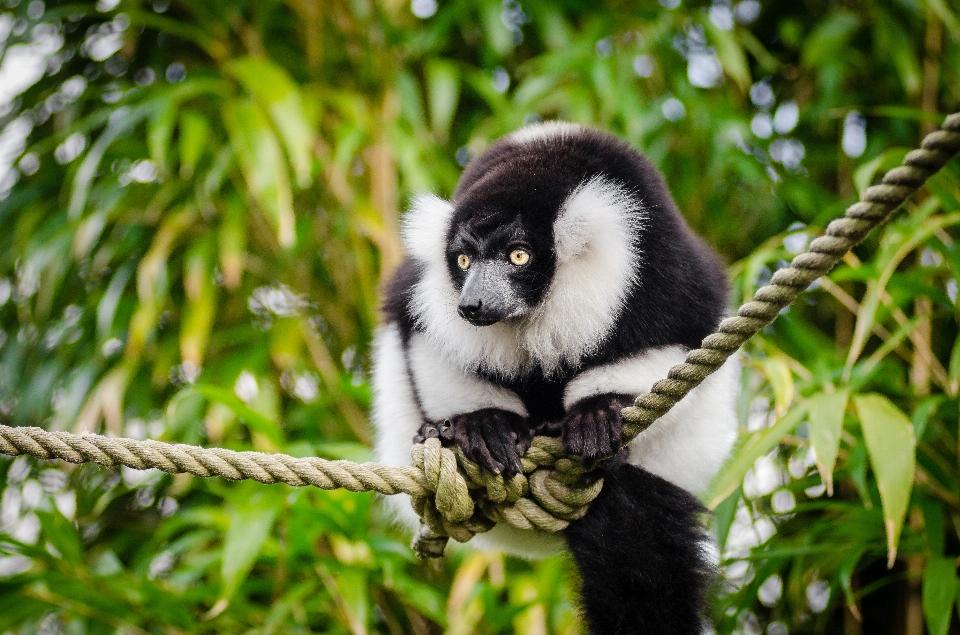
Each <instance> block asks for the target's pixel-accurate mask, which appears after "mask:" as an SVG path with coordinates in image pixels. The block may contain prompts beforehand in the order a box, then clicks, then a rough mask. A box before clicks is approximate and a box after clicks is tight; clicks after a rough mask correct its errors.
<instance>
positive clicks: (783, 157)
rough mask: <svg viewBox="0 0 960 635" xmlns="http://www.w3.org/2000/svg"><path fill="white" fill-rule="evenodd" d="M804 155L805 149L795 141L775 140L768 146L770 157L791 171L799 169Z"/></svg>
mask: <svg viewBox="0 0 960 635" xmlns="http://www.w3.org/2000/svg"><path fill="white" fill-rule="evenodd" d="M805 154H806V149H805V148H804V147H803V144H802V143H800V142H799V141H797V140H796V139H777V140H776V141H774V142H773V143H771V144H770V157H771V158H772V159H773V160H774V161H776V162H778V163H782V164H783V167H785V168H788V169H791V170H793V169H796V168H798V167H800V162H801V161H803V157H804V155H805Z"/></svg>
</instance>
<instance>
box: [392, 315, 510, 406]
mask: <svg viewBox="0 0 960 635" xmlns="http://www.w3.org/2000/svg"><path fill="white" fill-rule="evenodd" d="M408 359H409V362H410V369H411V371H412V374H413V380H414V382H415V384H416V387H417V394H418V395H419V396H420V405H421V406H422V407H423V413H424V415H426V417H427V419H428V420H430V421H436V420H438V419H444V418H446V417H451V416H453V415H456V414H462V413H465V412H475V411H477V410H482V409H484V408H499V409H500V410H506V411H508V412H513V413H515V414H518V415H520V416H522V417H526V416H528V415H527V409H526V408H525V407H524V406H523V402H522V401H520V397H518V396H517V395H516V393H514V392H513V391H511V390H508V389H506V388H504V387H502V386H498V385H496V384H492V383H490V382H488V381H484V380H482V379H480V378H479V377H477V376H476V375H475V374H473V373H466V372H464V371H463V370H462V369H460V368H458V367H457V366H454V365H453V364H451V363H450V361H449V360H447V359H446V358H444V357H442V356H441V355H439V354H438V353H437V351H436V349H434V348H433V347H432V346H431V345H430V343H429V342H428V341H427V339H426V338H425V337H424V336H423V335H421V334H419V333H414V334H413V335H412V336H411V338H410V347H409V349H408Z"/></svg>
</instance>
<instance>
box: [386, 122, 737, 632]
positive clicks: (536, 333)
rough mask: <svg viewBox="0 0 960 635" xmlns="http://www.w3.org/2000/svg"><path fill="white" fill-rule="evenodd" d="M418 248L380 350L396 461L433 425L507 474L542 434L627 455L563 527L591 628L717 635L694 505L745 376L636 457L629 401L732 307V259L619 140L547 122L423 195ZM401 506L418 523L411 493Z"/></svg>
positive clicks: (513, 544)
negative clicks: (710, 622) (707, 623)
mask: <svg viewBox="0 0 960 635" xmlns="http://www.w3.org/2000/svg"><path fill="white" fill-rule="evenodd" d="M402 236H403V241H404V245H405V247H406V250H407V257H406V259H405V260H404V262H403V264H402V265H401V266H400V268H399V270H398V271H397V272H396V274H395V275H394V276H393V279H392V281H391V282H390V284H389V285H388V287H387V289H386V298H385V301H384V305H383V306H384V313H385V320H384V323H383V325H382V326H381V327H380V328H379V330H378V332H377V334H376V337H375V341H374V369H373V386H374V407H373V420H374V422H375V425H376V428H377V440H376V454H377V458H378V460H379V461H381V462H382V463H385V464H388V465H406V464H408V463H409V462H410V450H411V446H412V444H413V439H414V437H415V436H417V435H418V434H419V435H422V434H429V429H430V428H434V429H435V430H438V431H442V434H440V436H441V438H442V440H443V441H444V442H445V443H446V444H458V445H459V446H460V447H461V448H462V449H463V451H464V452H465V453H466V455H467V456H469V457H470V458H471V459H473V460H474V461H476V462H478V463H479V464H481V465H483V466H485V467H486V468H487V469H489V470H492V471H494V472H500V473H503V474H504V475H506V476H510V475H512V474H514V473H516V472H517V471H518V470H519V469H520V462H519V458H520V456H521V455H522V454H523V452H524V451H525V450H526V448H527V447H528V445H529V443H530V439H531V438H532V436H533V435H534V433H545V434H559V435H560V436H561V438H562V441H563V446H564V448H565V450H566V451H567V452H569V453H570V454H576V455H579V456H581V457H583V459H584V460H585V461H595V460H597V459H600V458H602V457H609V456H611V455H617V456H616V458H615V459H613V460H611V461H607V462H606V467H604V468H602V470H603V472H602V476H603V478H604V487H603V489H602V491H601V493H600V495H599V497H598V498H597V499H596V500H595V501H594V502H593V504H592V505H591V506H590V509H589V511H588V512H587V514H586V515H585V516H584V517H583V518H582V519H580V520H578V521H575V522H573V523H572V524H571V525H570V527H569V528H567V529H566V530H565V531H564V532H563V533H562V538H563V539H564V540H565V541H566V545H567V546H568V547H569V549H570V551H571V552H572V554H573V558H574V560H575V562H576V564H577V566H578V568H579V570H580V573H581V576H582V579H583V587H582V594H581V600H582V605H583V612H584V615H585V618H586V621H587V624H588V626H589V629H590V632H591V633H592V634H594V635H601V634H603V635H609V634H624V635H626V634H632V633H637V634H640V633H643V634H644V635H655V634H659V633H664V634H667V633H669V634H691V635H694V634H699V633H700V632H701V631H702V628H703V618H702V614H701V613H702V603H703V600H704V593H705V589H706V586H707V584H708V583H709V580H710V571H711V569H712V567H711V564H710V561H709V557H708V555H707V552H708V542H707V539H706V537H705V535H704V532H703V528H702V525H701V513H702V512H703V508H702V507H701V505H700V504H699V503H698V501H697V499H696V498H695V497H694V494H697V493H699V492H701V491H702V490H703V489H704V488H705V487H706V485H707V484H708V481H709V480H710V478H711V477H712V476H713V475H714V473H715V472H716V471H717V470H718V468H719V467H720V465H721V463H722V462H723V460H724V459H725V457H726V456H727V453H728V451H729V450H730V447H731V444H732V443H733V440H734V436H735V431H736V417H735V414H734V399H735V393H736V386H737V384H738V368H737V366H736V364H735V363H732V362H728V363H727V364H726V365H724V366H723V367H722V368H721V369H720V370H719V371H718V372H716V373H715V374H713V375H711V376H710V377H709V378H707V380H706V381H705V382H704V383H703V384H702V385H700V386H699V387H697V388H696V389H695V390H694V391H693V392H692V393H691V394H690V395H688V396H687V397H686V398H685V399H684V400H683V401H682V402H680V403H679V404H678V405H677V406H676V407H674V408H673V409H672V410H671V411H670V412H669V413H667V414H666V415H665V416H663V417H661V418H660V419H659V420H658V421H657V422H656V423H655V424H654V425H653V426H651V427H650V428H649V429H647V430H646V431H644V432H643V433H642V434H640V435H639V436H638V437H637V438H636V439H635V440H634V441H633V442H632V443H630V444H629V445H628V446H627V447H626V448H625V449H623V450H621V451H620V452H619V453H618V449H619V448H618V442H619V439H620V434H621V420H620V414H619V413H620V409H621V408H622V407H624V406H626V405H629V404H631V403H632V402H633V400H634V398H635V397H636V396H637V395H640V394H643V393H644V392H647V391H649V389H650V387H651V385H652V384H653V383H654V382H655V381H657V380H659V379H662V378H664V377H665V376H666V373H667V370H668V369H669V368H670V367H671V366H673V365H674V364H677V363H679V362H681V361H683V359H684V356H685V354H686V352H687V351H688V350H689V349H691V348H695V347H697V346H699V344H700V342H701V340H702V339H703V338H704V337H705V336H706V335H708V334H709V333H711V332H712V331H713V330H714V329H715V328H716V326H717V324H718V323H719V322H720V320H721V318H722V317H723V315H724V311H725V307H726V296H727V281H726V278H725V275H724V271H723V268H722V266H721V263H720V262H719V260H718V258H717V256H716V255H715V253H714V252H713V251H712V250H711V249H710V248H708V247H707V246H706V245H705V244H704V243H703V241H702V240H701V239H700V238H699V237H697V236H696V235H695V234H694V233H693V231H692V230H691V229H690V228H689V227H688V226H687V225H686V223H685V222H684V221H683V219H682V218H681V216H680V213H679V211H678V210H677V207H676V204H675V203H674V202H673V199H672V197H671V196H670V193H669V191H668V190H667V187H666V184H665V183H664V180H663V177H662V176H661V175H660V173H659V172H658V171H657V170H656V168H654V167H653V165H652V164H651V163H650V162H649V161H648V160H647V159H646V158H645V157H644V156H642V155H641V154H640V153H639V152H637V151H635V150H633V149H632V148H630V147H629V146H628V145H627V144H626V143H624V142H623V141H621V140H619V139H617V138H615V137H613V136H610V135H608V134H605V133H602V132H598V131H596V130H592V129H589V128H584V127H581V126H579V125H575V124H570V123H562V122H548V123H542V124H537V125H532V126H528V127H525V128H522V129H521V130H519V131H517V132H515V133H513V134H511V135H509V136H507V137H504V138H503V139H501V140H499V141H497V142H496V143H494V144H493V145H492V146H491V147H490V148H489V149H488V150H486V151H485V152H484V153H483V154H481V155H480V156H478V157H477V158H476V159H475V160H473V161H472V162H471V163H470V164H469V165H468V166H467V168H466V169H465V171H464V172H463V175H462V177H461V178H460V182H459V184H458V186H457V188H456V191H455V192H454V194H453V197H452V199H451V200H450V201H447V200H443V199H441V198H437V197H435V196H422V197H420V198H417V199H416V200H415V201H414V202H413V204H412V209H410V211H409V212H408V213H407V214H406V216H405V218H404V222H403V230H402ZM390 503H391V504H395V506H396V507H395V509H396V513H397V515H398V517H399V518H400V520H401V521H403V522H404V523H406V524H409V525H410V526H411V527H416V526H417V523H418V519H417V518H416V516H415V515H414V513H413V511H412V510H411V509H410V506H409V502H408V501H407V500H406V497H405V496H404V497H392V498H391V500H390ZM473 542H474V543H476V545H477V546H478V547H480V548H483V549H496V550H501V551H504V552H507V553H510V554H515V555H519V556H522V557H528V558H529V557H540V556H543V555H547V554H550V553H553V552H555V551H556V550H557V548H558V547H562V545H563V543H562V542H561V539H560V537H558V536H555V535H551V534H546V533H543V532H539V531H528V530H521V529H517V528H514V527H511V526H508V525H498V526H496V527H495V528H494V529H493V530H492V531H490V532H488V533H486V534H481V535H478V536H477V537H476V538H474V540H473Z"/></svg>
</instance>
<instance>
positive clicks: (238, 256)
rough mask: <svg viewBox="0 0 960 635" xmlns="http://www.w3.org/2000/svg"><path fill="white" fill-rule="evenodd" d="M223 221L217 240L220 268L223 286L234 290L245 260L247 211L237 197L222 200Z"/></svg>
mask: <svg viewBox="0 0 960 635" xmlns="http://www.w3.org/2000/svg"><path fill="white" fill-rule="evenodd" d="M223 203H224V205H223V208H222V214H223V220H222V221H221V223H220V228H219V232H218V235H217V240H218V243H219V247H220V250H219V255H220V268H221V269H222V270H223V284H224V286H225V287H226V288H227V289H231V290H232V289H236V288H237V287H238V286H239V285H240V279H241V278H242V276H243V270H244V263H245V262H246V260H247V210H246V209H245V208H244V206H243V201H242V200H241V199H240V198H239V197H238V196H235V195H234V196H230V197H227V198H226V199H224V201H223Z"/></svg>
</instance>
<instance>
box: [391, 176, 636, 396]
mask: <svg viewBox="0 0 960 635" xmlns="http://www.w3.org/2000/svg"><path fill="white" fill-rule="evenodd" d="M452 213H453V207H452V206H451V205H450V204H449V203H447V202H445V201H443V200H442V199H438V198H436V197H424V198H419V199H417V200H416V201H415V202H414V205H413V208H412V209H411V210H410V211H409V212H408V213H407V215H406V217H405V219H404V229H403V237H404V243H405V245H406V247H407V250H408V251H409V253H410V255H411V256H412V257H414V258H415V259H417V260H418V261H420V263H421V264H422V265H423V276H422V278H421V280H420V282H419V283H418V284H417V285H416V286H415V287H414V289H413V296H412V308H413V312H414V315H415V317H416V320H417V323H418V325H419V326H420V327H421V328H422V329H423V331H424V333H425V334H426V336H427V339H428V340H429V341H430V342H431V344H433V345H434V346H435V347H436V348H437V349H438V350H440V351H442V352H443V354H445V355H446V356H447V357H448V359H450V361H451V362H453V363H454V364H456V365H457V366H459V367H460V368H462V369H464V370H466V371H476V369H478V368H479V369H482V370H484V371H486V372H490V373H493V374H496V375H498V376H501V377H504V378H511V377H517V376H520V375H522V374H524V373H526V372H529V371H530V370H531V369H532V368H534V367H537V366H539V367H540V368H541V369H542V371H543V372H544V373H546V374H551V373H554V372H557V371H559V370H560V367H561V365H562V364H564V363H566V364H568V365H570V366H574V367H575V366H577V365H578V364H579V363H580V362H581V361H582V359H583V358H584V357H585V356H586V355H589V354H590V353H592V352H594V351H596V350H597V348H598V347H599V346H600V345H601V344H602V343H603V340H604V338H606V337H607V335H609V333H610V330H611V329H612V328H613V326H614V325H615V324H616V321H617V318H618V317H619V315H620V312H621V311H622V309H623V303H624V300H625V299H626V296H627V294H628V293H629V292H630V290H631V288H632V287H633V285H634V284H635V283H636V281H637V270H638V269H639V258H640V254H639V252H638V250H637V248H636V242H637V236H638V234H639V232H640V230H641V228H642V221H643V209H642V207H641V205H640V202H639V201H637V200H636V199H635V198H634V197H632V196H631V195H630V193H629V192H627V191H626V190H624V189H623V188H622V187H620V186H619V185H618V184H616V183H613V182H611V181H609V180H607V179H605V178H603V177H600V176H598V177H594V178H592V179H590V180H588V181H585V182H584V183H583V184H581V185H580V186H579V187H578V188H577V189H576V190H575V191H574V192H573V193H572V194H570V196H569V197H567V200H566V201H565V202H564V204H563V208H562V209H561V210H560V214H559V215H558V217H557V220H556V221H555V222H554V227H553V231H554V240H555V245H556V251H557V268H556V272H555V274H554V277H553V280H552V282H551V284H550V287H549V288H548V289H547V292H546V294H545V297H544V299H543V301H542V302H541V303H540V304H539V305H538V306H537V307H535V308H534V309H533V310H532V311H531V312H530V313H529V314H528V315H526V316H524V317H522V318H518V319H516V320H510V321H505V322H499V323H497V324H493V325H491V326H482V327H481V326H473V325H472V324H470V323H469V322H467V321H466V320H463V319H462V318H460V316H459V315H458V314H457V305H458V303H459V294H458V293H457V290H456V289H455V288H454V287H453V283H452V281H451V280H450V275H449V272H448V271H447V266H446V262H445V253H446V237H447V233H448V231H449V226H450V218H451V216H452Z"/></svg>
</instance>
